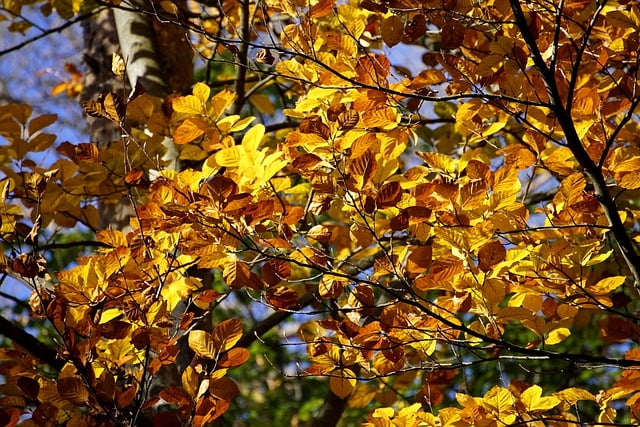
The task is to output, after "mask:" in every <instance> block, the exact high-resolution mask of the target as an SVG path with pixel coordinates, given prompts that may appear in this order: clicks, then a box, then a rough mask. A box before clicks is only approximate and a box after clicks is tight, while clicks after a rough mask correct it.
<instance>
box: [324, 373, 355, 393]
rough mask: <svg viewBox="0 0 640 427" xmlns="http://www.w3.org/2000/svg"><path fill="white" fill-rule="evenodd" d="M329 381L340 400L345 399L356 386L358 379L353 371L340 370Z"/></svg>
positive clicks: (330, 386)
mask: <svg viewBox="0 0 640 427" xmlns="http://www.w3.org/2000/svg"><path fill="white" fill-rule="evenodd" d="M333 375H334V376H332V377H331V379H330V380H329V388H331V391H332V392H333V394H335V395H336V396H338V397H339V398H340V399H345V398H346V397H347V396H349V394H351V392H352V391H353V389H354V388H355V386H356V383H357V381H356V378H355V375H354V373H353V371H352V370H351V369H338V370H337V371H334V374H333Z"/></svg>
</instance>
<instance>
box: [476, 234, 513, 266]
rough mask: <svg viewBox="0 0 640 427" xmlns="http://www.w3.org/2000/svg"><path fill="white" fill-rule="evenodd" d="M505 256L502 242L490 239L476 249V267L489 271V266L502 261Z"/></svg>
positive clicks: (505, 252)
mask: <svg viewBox="0 0 640 427" xmlns="http://www.w3.org/2000/svg"><path fill="white" fill-rule="evenodd" d="M506 256H507V251H506V250H505V248H504V246H503V245H502V243H500V242H498V241H497V240H492V241H490V242H489V243H487V244H485V245H484V246H482V247H481V248H480V250H478V268H479V269H480V270H482V271H489V270H490V269H491V267H493V266H494V265H496V264H498V263H499V262H502V261H504V259H505V258H506Z"/></svg>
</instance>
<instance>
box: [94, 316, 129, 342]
mask: <svg viewBox="0 0 640 427" xmlns="http://www.w3.org/2000/svg"><path fill="white" fill-rule="evenodd" d="M130 330H131V324H130V323H129V322H125V321H123V320H112V321H110V322H107V323H104V324H102V325H99V326H98V333H99V334H100V335H101V336H103V337H105V338H107V339H116V340H121V339H123V338H125V337H127V336H128V335H129V331H130Z"/></svg>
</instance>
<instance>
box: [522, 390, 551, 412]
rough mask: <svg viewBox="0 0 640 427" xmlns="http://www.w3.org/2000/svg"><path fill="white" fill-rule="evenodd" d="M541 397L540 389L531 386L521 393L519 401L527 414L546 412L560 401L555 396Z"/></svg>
mask: <svg viewBox="0 0 640 427" xmlns="http://www.w3.org/2000/svg"><path fill="white" fill-rule="evenodd" d="M541 396H542V387H540V386H538V385H532V386H531V387H529V388H528V389H526V390H525V391H523V392H522V395H521V396H520V400H521V401H522V403H524V405H525V406H526V407H527V410H528V411H529V412H533V411H548V410H549V409H551V408H554V407H555V406H557V405H558V404H559V403H560V399H558V398H557V397H555V396H545V397H541Z"/></svg>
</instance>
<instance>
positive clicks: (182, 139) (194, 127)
mask: <svg viewBox="0 0 640 427" xmlns="http://www.w3.org/2000/svg"><path fill="white" fill-rule="evenodd" d="M208 129H209V124H208V123H207V122H205V121H204V120H202V119H200V118H198V117H192V118H189V119H187V120H185V121H184V122H182V124H181V125H180V126H178V128H177V129H176V130H175V132H174V133H173V141H174V142H175V143H176V144H178V145H182V144H187V143H189V142H191V141H193V140H194V139H196V138H199V137H201V136H202V135H204V133H205V132H206V131H207V130H208Z"/></svg>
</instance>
